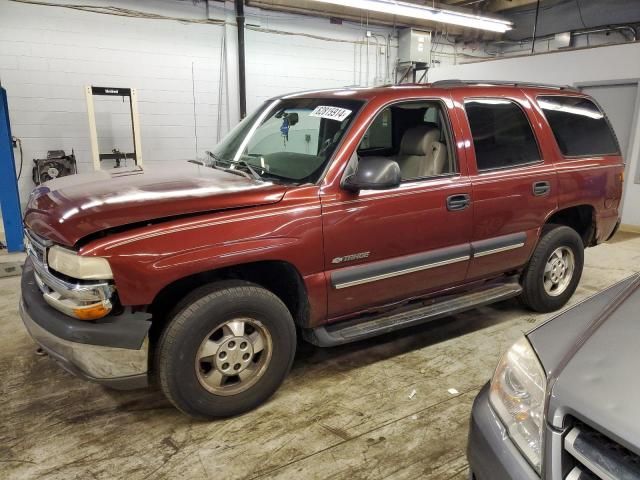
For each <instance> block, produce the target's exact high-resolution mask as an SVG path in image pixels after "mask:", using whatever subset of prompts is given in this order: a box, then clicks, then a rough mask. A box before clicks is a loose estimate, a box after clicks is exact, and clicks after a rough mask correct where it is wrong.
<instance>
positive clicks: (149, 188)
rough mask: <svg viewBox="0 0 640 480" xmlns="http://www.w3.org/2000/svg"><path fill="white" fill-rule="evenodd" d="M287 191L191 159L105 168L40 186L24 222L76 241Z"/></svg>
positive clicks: (258, 201)
mask: <svg viewBox="0 0 640 480" xmlns="http://www.w3.org/2000/svg"><path fill="white" fill-rule="evenodd" d="M285 190H286V187H284V186H282V185H275V184H273V183H269V182H261V181H256V180H253V179H249V178H245V177H242V176H239V175H235V174H231V173H227V172H221V171H218V170H214V169H211V168H207V167H201V166H198V165H194V164H191V163H186V162H185V163H184V164H183V165H180V169H179V170H178V169H173V170H162V169H155V170H151V171H142V170H127V171H122V170H120V171H117V170H114V171H111V172H109V171H104V170H103V171H99V172H95V173H91V174H82V175H72V176H69V177H62V178H59V179H56V180H52V181H50V182H47V183H45V184H43V185H41V186H40V187H37V188H36V189H35V190H34V191H33V192H32V194H31V197H30V198H29V203H28V204H27V210H26V212H25V217H24V222H25V225H26V226H27V227H28V228H30V229H31V230H33V231H35V232H36V233H37V234H38V235H41V236H43V237H45V238H48V239H50V240H53V241H54V242H56V243H60V244H63V245H68V246H73V245H75V244H76V243H77V242H78V240H80V239H81V238H83V237H85V236H87V235H90V234H92V233H96V232H99V231H101V230H105V229H109V228H114V227H120V226H123V225H129V224H139V223H140V222H147V221H153V220H158V219H162V218H167V217H175V216H178V215H187V214H195V213H204V212H212V211H216V210H223V209H230V208H240V207H250V206H256V205H265V204H269V203H276V202H278V201H280V200H281V199H282V197H283V195H284V192H285Z"/></svg>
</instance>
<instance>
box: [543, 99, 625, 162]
mask: <svg viewBox="0 0 640 480" xmlns="http://www.w3.org/2000/svg"><path fill="white" fill-rule="evenodd" d="M537 100H538V105H539V106H540V108H541V109H542V111H543V112H544V115H545V116H546V117H547V121H548V122H549V125H550V126H551V130H552V131H553V135H554V136H555V138H556V142H557V143H558V147H560V151H561V152H562V154H563V155H564V156H566V157H591V156H600V155H619V154H620V147H619V146H618V141H617V140H616V137H615V135H614V133H613V131H612V130H611V126H610V125H609V122H608V121H607V119H606V117H605V115H604V113H602V111H600V109H599V108H598V106H597V105H596V104H595V103H594V102H592V101H591V100H589V99H588V98H584V97H563V96H558V95H549V96H540V97H538V98H537Z"/></svg>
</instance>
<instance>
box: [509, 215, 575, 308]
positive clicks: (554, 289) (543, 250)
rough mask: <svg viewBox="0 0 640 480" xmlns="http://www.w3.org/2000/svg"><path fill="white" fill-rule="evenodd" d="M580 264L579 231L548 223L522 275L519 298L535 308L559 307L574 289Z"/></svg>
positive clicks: (565, 301)
mask: <svg viewBox="0 0 640 480" xmlns="http://www.w3.org/2000/svg"><path fill="white" fill-rule="evenodd" d="M583 264H584V244H583V243H582V238H580V235H578V233H577V232H576V231H575V230H573V229H572V228H569V227H565V226H561V225H550V226H548V227H547V228H546V230H545V231H544V232H543V235H542V238H541V239H540V241H539V242H538V246H537V247H536V249H535V251H534V252H533V255H532V256H531V260H530V261H529V264H528V265H527V267H526V268H525V271H524V273H523V275H522V288H523V291H522V294H521V297H520V298H521V300H522V301H523V303H524V304H525V305H526V306H528V307H529V308H531V309H532V310H535V311H537V312H552V311H554V310H557V309H559V308H561V307H562V306H563V305H565V304H566V303H567V301H568V300H569V299H570V298H571V296H572V295H573V293H574V292H575V290H576V288H577V286H578V282H579V281H580V277H581V276H582V267H583Z"/></svg>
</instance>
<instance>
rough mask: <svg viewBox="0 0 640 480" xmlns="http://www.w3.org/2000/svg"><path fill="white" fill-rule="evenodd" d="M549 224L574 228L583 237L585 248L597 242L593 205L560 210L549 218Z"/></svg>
mask: <svg viewBox="0 0 640 480" xmlns="http://www.w3.org/2000/svg"><path fill="white" fill-rule="evenodd" d="M547 223H553V224H556V225H566V226H567V227H571V228H573V229H574V230H575V231H576V232H578V234H579V235H580V237H582V242H583V243H584V245H585V247H589V246H591V245H593V244H594V242H595V233H596V222H595V210H594V208H593V207H592V206H591V205H577V206H575V207H570V208H565V209H562V210H558V211H557V212H555V213H554V214H553V215H551V217H549V219H548V220H547Z"/></svg>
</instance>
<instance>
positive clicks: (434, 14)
mask: <svg viewBox="0 0 640 480" xmlns="http://www.w3.org/2000/svg"><path fill="white" fill-rule="evenodd" d="M313 1H315V2H321V3H329V4H332V5H338V6H341V7H350V8H359V9H361V10H369V11H370V12H379V13H387V14H389V15H398V16H400V17H410V18H417V19H420V20H429V21H431V22H439V23H449V24H452V25H459V26H461V27H468V28H478V29H480V30H489V31H492V32H500V33H504V32H506V31H507V30H511V28H512V25H513V24H512V23H511V22H509V21H507V20H499V19H497V18H491V17H482V16H479V15H473V14H470V13H463V12H456V11H453V10H443V9H441V8H432V7H425V6H422V5H414V4H412V3H406V2H397V1H394V0H348V1H345V0H313Z"/></svg>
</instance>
